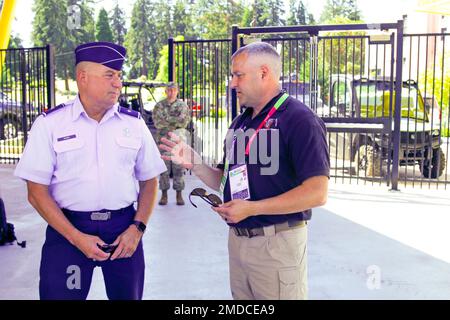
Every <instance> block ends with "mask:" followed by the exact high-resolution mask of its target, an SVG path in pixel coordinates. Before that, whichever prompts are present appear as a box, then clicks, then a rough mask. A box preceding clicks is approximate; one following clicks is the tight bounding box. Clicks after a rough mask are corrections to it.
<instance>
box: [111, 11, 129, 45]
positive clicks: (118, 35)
mask: <svg viewBox="0 0 450 320" xmlns="http://www.w3.org/2000/svg"><path fill="white" fill-rule="evenodd" d="M111 32H112V35H113V40H114V43H117V44H119V45H121V46H123V44H124V42H125V35H126V34H127V29H126V28H125V14H124V12H123V11H122V9H120V7H119V4H118V3H116V5H115V6H114V8H113V10H112V13H111Z"/></svg>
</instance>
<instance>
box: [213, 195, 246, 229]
mask: <svg viewBox="0 0 450 320" xmlns="http://www.w3.org/2000/svg"><path fill="white" fill-rule="evenodd" d="M212 209H213V210H214V211H215V212H217V213H218V214H219V215H220V216H221V217H222V218H223V220H225V222H228V223H238V222H240V221H242V220H244V219H246V218H248V217H250V216H253V215H254V214H255V212H254V211H255V210H254V205H253V203H252V201H247V200H241V199H236V200H232V201H229V202H226V203H224V204H222V205H221V206H219V207H212Z"/></svg>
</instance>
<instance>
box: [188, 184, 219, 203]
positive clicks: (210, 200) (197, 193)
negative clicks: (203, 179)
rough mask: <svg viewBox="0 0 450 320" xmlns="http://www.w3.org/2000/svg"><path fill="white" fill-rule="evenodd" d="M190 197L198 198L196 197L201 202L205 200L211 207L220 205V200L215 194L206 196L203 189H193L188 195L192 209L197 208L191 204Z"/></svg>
mask: <svg viewBox="0 0 450 320" xmlns="http://www.w3.org/2000/svg"><path fill="white" fill-rule="evenodd" d="M191 196H198V197H200V198H202V199H203V200H205V201H206V202H207V203H209V204H210V205H212V206H213V207H218V206H219V205H220V204H222V199H220V197H219V196H217V195H215V194H208V193H207V192H206V190H205V189H203V188H195V189H194V190H192V191H191V193H190V194H189V201H190V202H191V204H192V205H193V206H194V207H196V208H197V206H196V205H195V204H194V203H193V202H192V200H191Z"/></svg>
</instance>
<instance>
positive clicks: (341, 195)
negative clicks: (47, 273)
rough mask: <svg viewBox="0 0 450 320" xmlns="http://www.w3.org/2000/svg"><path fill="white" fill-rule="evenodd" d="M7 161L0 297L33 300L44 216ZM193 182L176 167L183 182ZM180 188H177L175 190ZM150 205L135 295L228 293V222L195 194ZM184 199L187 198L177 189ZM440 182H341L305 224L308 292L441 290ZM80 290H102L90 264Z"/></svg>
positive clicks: (430, 293)
mask: <svg viewBox="0 0 450 320" xmlns="http://www.w3.org/2000/svg"><path fill="white" fill-rule="evenodd" d="M13 169H14V167H13V166H8V165H0V195H1V196H2V198H3V200H4V201H5V204H6V210H7V215H8V220H9V221H11V222H12V223H14V224H15V227H16V233H17V236H18V237H19V240H27V248H26V249H22V248H20V247H18V246H16V245H14V246H3V247H0V262H1V263H0V275H1V278H0V299H37V298H38V273H39V261H40V255H41V246H42V244H43V241H44V230H45V226H46V224H45V222H44V220H43V219H42V218H41V217H40V216H39V215H38V214H37V213H36V212H35V211H34V209H33V208H32V207H31V206H30V205H29V204H28V202H27V199H26V188H25V183H24V182H22V181H20V180H19V179H16V178H15V177H13V175H12V172H13ZM197 186H202V183H201V182H200V181H199V180H198V179H196V178H195V177H193V176H189V175H188V176H186V190H187V191H190V190H192V189H193V188H195V187H197ZM185 194H187V192H185ZM169 196H170V197H169V204H168V205H167V206H165V207H161V206H157V207H156V208H155V211H154V213H153V216H152V218H151V220H150V224H149V229H148V232H146V234H145V235H144V238H143V239H144V250H145V253H146V263H147V268H146V283H145V290H144V298H145V299H187V300H191V299H192V300H201V299H231V294H230V291H229V286H228V256H227V232H228V229H227V227H226V225H224V223H223V221H222V220H221V219H219V218H218V217H217V216H216V215H215V214H214V213H213V212H212V211H211V210H210V209H209V207H208V205H207V204H206V203H205V204H204V203H203V202H201V200H200V199H196V203H197V204H198V207H199V208H198V209H195V208H194V207H192V206H191V205H190V204H189V202H188V201H187V199H186V202H187V203H186V206H184V207H179V206H176V205H175V192H174V191H172V190H171V191H170V193H169ZM186 198H187V197H186ZM449 213H450V191H448V190H447V191H445V190H438V191H436V190H428V189H426V190H420V189H419V190H415V189H405V190H401V191H400V192H392V191H389V190H388V188H387V187H386V186H371V185H366V186H363V185H342V184H338V183H333V181H331V185H330V194H329V200H328V203H327V204H326V205H325V206H324V207H322V208H317V209H315V210H314V213H313V219H312V221H311V222H310V223H309V248H308V250H309V254H308V259H309V260H308V267H309V296H310V299H450V251H449V250H448V243H450V233H449V232H448V231H447V229H448V226H449V225H450V223H449V222H450V214H449ZM88 298H89V299H106V294H105V290H104V285H103V279H102V274H101V270H100V269H98V268H97V269H96V270H95V272H94V278H93V283H92V286H91V291H90V294H89V297H88Z"/></svg>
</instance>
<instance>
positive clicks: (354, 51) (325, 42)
mask: <svg viewBox="0 0 450 320" xmlns="http://www.w3.org/2000/svg"><path fill="white" fill-rule="evenodd" d="M326 23H327V24H351V23H362V21H352V20H350V19H349V18H344V17H341V16H338V17H335V18H333V19H331V20H328V21H327V22H326ZM349 35H351V36H360V37H355V38H347V39H340V38H339V37H342V36H349ZM364 35H365V32H362V31H342V32H328V33H325V34H324V36H327V37H328V38H326V39H322V40H321V42H320V43H319V49H318V51H319V61H318V66H319V74H318V81H319V85H320V86H321V87H322V94H323V95H324V96H323V99H324V102H325V103H328V99H329V95H330V86H329V82H330V78H331V75H333V74H355V75H359V74H364V61H365V54H366V41H365V39H364Z"/></svg>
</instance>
